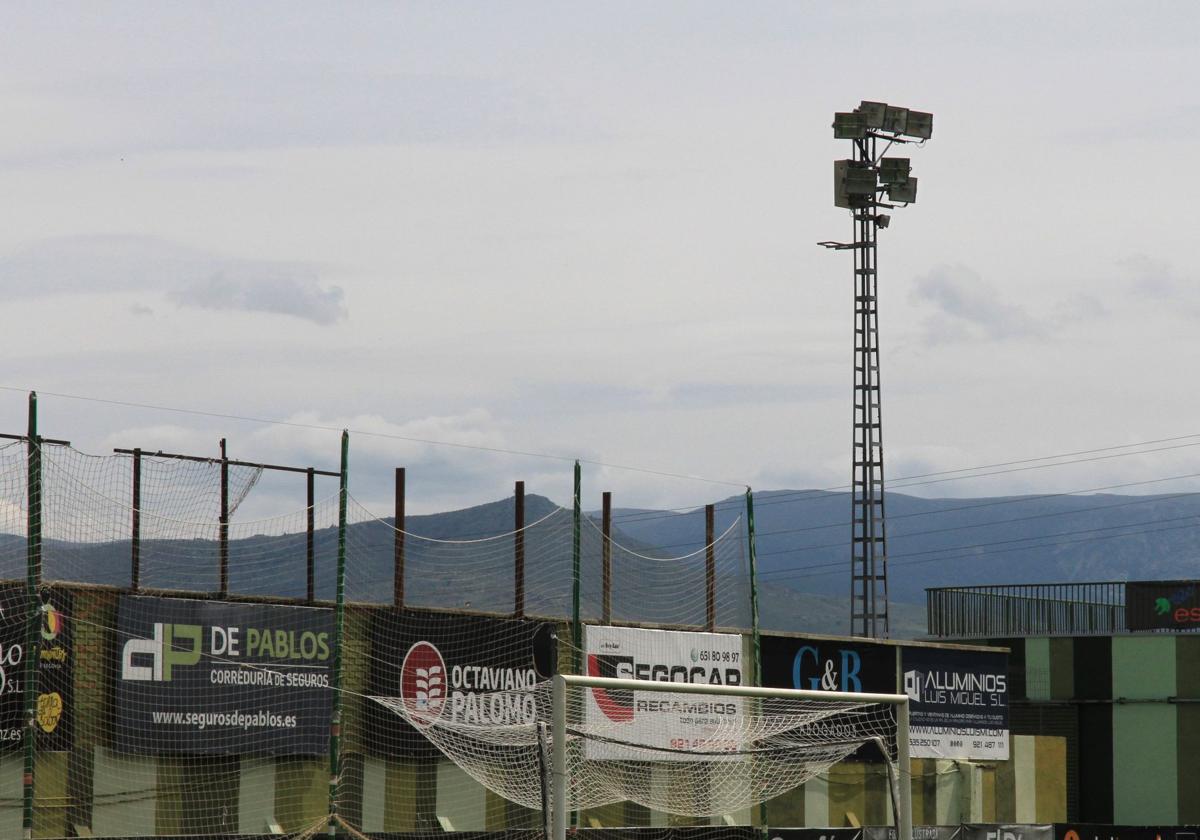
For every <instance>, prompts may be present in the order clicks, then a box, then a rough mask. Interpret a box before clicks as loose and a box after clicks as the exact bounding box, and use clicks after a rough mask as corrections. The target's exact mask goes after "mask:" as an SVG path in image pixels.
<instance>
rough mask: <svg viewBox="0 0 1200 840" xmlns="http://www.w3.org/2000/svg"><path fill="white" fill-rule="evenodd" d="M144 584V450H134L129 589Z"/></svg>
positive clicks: (133, 589) (135, 588) (136, 589)
mask: <svg viewBox="0 0 1200 840" xmlns="http://www.w3.org/2000/svg"><path fill="white" fill-rule="evenodd" d="M141 582H142V450H140V449H134V450H133V503H132V511H131V512H130V523H129V588H130V589H131V590H132V591H134V592H137V591H138V586H140V585H141Z"/></svg>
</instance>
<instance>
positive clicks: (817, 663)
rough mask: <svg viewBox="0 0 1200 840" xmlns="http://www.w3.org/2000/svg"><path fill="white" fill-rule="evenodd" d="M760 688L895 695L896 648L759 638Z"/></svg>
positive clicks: (826, 640)
mask: <svg viewBox="0 0 1200 840" xmlns="http://www.w3.org/2000/svg"><path fill="white" fill-rule="evenodd" d="M762 669H763V685H765V686H770V687H772V688H803V689H807V690H810V691H866V692H870V693H872V694H895V693H896V647H895V646H893V645H880V644H872V643H871V642H848V641H841V640H837V639H792V638H787V637H785V636H763V637H762Z"/></svg>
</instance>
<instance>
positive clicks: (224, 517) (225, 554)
mask: <svg viewBox="0 0 1200 840" xmlns="http://www.w3.org/2000/svg"><path fill="white" fill-rule="evenodd" d="M219 522H220V533H219V536H218V538H217V541H218V542H217V550H218V552H219V554H220V565H221V572H220V579H221V582H220V592H221V597H222V598H224V597H226V596H227V595H229V456H228V453H227V452H226V451H225V438H221V515H220V520H219Z"/></svg>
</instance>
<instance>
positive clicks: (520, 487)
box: [513, 481, 525, 618]
mask: <svg viewBox="0 0 1200 840" xmlns="http://www.w3.org/2000/svg"><path fill="white" fill-rule="evenodd" d="M513 578H514V579H513V615H515V616H516V617H517V618H522V617H523V616H524V615H525V482H524V481H518V482H517V483H516V484H514V485H513Z"/></svg>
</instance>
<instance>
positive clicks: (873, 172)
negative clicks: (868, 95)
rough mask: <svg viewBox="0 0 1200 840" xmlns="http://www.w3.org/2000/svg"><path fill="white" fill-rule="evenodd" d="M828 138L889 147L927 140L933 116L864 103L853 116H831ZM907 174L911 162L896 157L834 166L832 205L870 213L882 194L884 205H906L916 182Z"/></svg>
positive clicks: (849, 113)
mask: <svg viewBox="0 0 1200 840" xmlns="http://www.w3.org/2000/svg"><path fill="white" fill-rule="evenodd" d="M833 136H834V138H835V139H838V140H855V141H859V140H861V141H866V140H867V139H868V138H872V139H874V138H879V139H882V140H886V141H888V144H889V145H890V144H892V143H911V142H914V140H916V141H922V140H928V139H929V138H930V137H932V136H933V114H930V113H928V112H926V111H914V110H911V109H909V108H898V107H896V106H894V105H888V104H887V103H886V102H869V101H866V100H864V101H863V102H862V103H861V104H859V106H858V107H857V108H855V109H854V110H853V111H843V112H838V113H836V114H834V115H833ZM905 138H912V139H905ZM871 148H872V149H874V146H873V145H872V146H871ZM871 154H872V155H873V152H872V153H871ZM866 156H867V155H866V154H864V155H863V157H866ZM911 170H912V166H911V161H910V160H909V159H908V158H901V157H880V158H879V159H878V160H869V159H868V160H861V159H860V160H838V161H834V164H833V203H834V205H835V206H837V207H845V208H848V209H851V210H860V209H866V208H870V207H873V206H874V205H875V204H876V196H877V194H878V193H879V192H880V190H881V189H882V190H883V191H884V192H886V193H887V197H888V201H891V202H893V203H895V204H912V203H913V202H914V201H916V200H917V179H916V178H914V177H912V175H911V174H910V173H911ZM883 218H886V217H883ZM884 226H885V225H880V227H884Z"/></svg>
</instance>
